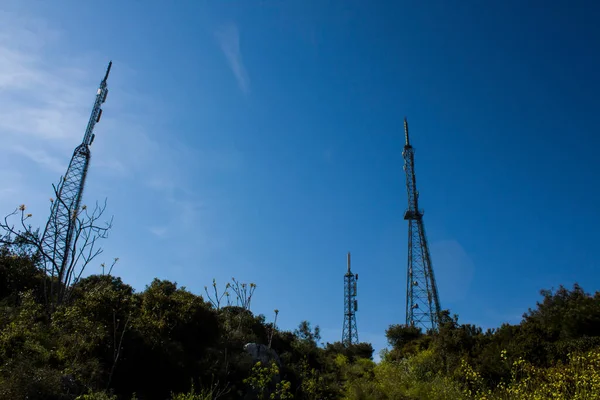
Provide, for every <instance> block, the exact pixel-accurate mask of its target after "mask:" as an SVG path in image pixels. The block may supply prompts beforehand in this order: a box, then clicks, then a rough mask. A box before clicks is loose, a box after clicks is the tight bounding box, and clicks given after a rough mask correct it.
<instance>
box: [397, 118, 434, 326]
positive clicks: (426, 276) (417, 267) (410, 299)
mask: <svg viewBox="0 0 600 400" xmlns="http://www.w3.org/2000/svg"><path fill="white" fill-rule="evenodd" d="M404 137H405V139H406V144H405V145H404V151H403V152H402V156H403V157H404V171H405V172H406V191H407V193H408V209H407V210H406V213H404V219H405V220H407V221H408V271H407V272H408V274H407V278H406V324H407V325H411V326H418V327H422V328H425V329H426V330H427V329H432V330H437V327H438V324H439V315H440V299H439V296H438V290H437V286H436V283H435V276H434V274H433V267H432V265H431V256H430V255H429V246H428V244H427V237H426V236H425V226H424V224H423V210H419V202H418V200H419V192H418V191H417V179H416V176H415V151H414V149H413V147H412V146H411V145H410V141H409V137H408V122H407V121H406V118H404Z"/></svg>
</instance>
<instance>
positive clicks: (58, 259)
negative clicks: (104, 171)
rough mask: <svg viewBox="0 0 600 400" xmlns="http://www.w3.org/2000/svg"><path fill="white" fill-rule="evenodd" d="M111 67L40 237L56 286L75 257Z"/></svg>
mask: <svg viewBox="0 0 600 400" xmlns="http://www.w3.org/2000/svg"><path fill="white" fill-rule="evenodd" d="M111 67H112V61H111V62H109V63H108V68H107V70H106V74H105V75H104V79H102V81H101V82H100V87H99V88H98V91H97V92H96V100H95V102H94V107H93V108H92V113H91V115H90V119H89V122H88V125H87V128H86V130H85V134H84V136H83V141H82V142H81V144H80V145H78V146H77V147H76V148H75V151H74V152H73V157H72V158H71V161H70V163H69V167H68V168H67V172H66V173H65V175H64V177H61V179H60V182H59V184H58V187H55V194H56V199H53V200H52V207H51V211H50V218H49V219H48V223H47V224H46V228H45V230H44V234H43V236H42V243H43V248H44V252H45V253H46V254H47V255H48V256H49V257H51V258H52V263H51V264H52V265H51V266H50V268H51V271H48V272H50V273H51V276H52V278H57V279H58V282H65V278H67V281H68V280H69V279H68V278H69V277H65V276H63V275H64V274H65V273H68V268H65V267H66V265H68V263H69V261H70V260H69V259H70V258H72V257H74V256H75V255H74V254H71V253H70V251H71V246H72V242H73V233H74V228H75V221H76V218H77V215H78V214H79V212H80V211H81V210H80V209H79V208H80V204H81V197H82V194H83V189H84V186H85V179H86V175H87V171H88V167H89V163H90V157H91V152H90V145H91V144H92V143H93V142H94V138H95V135H94V127H95V126H96V124H97V123H98V122H99V121H100V117H101V116H102V108H101V105H102V103H104V102H105V101H106V96H107V95H108V88H107V87H106V81H107V79H108V74H109V73H110V69H111Z"/></svg>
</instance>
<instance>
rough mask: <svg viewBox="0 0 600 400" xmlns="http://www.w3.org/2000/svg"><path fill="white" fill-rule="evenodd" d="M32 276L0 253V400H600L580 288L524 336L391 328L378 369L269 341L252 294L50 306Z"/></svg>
mask: <svg viewBox="0 0 600 400" xmlns="http://www.w3.org/2000/svg"><path fill="white" fill-rule="evenodd" d="M37 264H38V260H37V259H36V256H35V255H34V254H32V253H31V252H27V251H24V250H23V249H22V248H21V247H19V246H14V245H10V246H9V245H5V246H4V247H3V248H2V250H1V251H0V399H30V400H35V399H61V400H63V399H64V400H67V399H127V400H129V399H134V398H136V399H140V400H142V399H161V400H163V399H177V400H194V399H217V398H218V399H244V398H246V399H292V398H293V399H471V398H474V399H552V398H556V399H597V398H600V293H596V294H595V295H593V296H592V295H589V294H586V293H585V292H584V291H583V290H582V289H581V288H580V287H579V286H577V285H576V286H574V287H573V288H572V289H570V290H569V289H566V288H563V287H560V288H559V289H558V290H556V291H543V292H542V300H541V301H540V302H539V303H538V304H537V306H536V307H535V308H534V309H530V310H529V311H528V312H527V313H526V314H525V315H524V318H523V321H522V322H521V323H520V324H519V325H516V326H513V325H503V326H501V327H499V328H498V329H495V330H489V331H486V332H483V331H482V330H481V329H480V328H478V327H476V326H472V325H468V324H461V323H459V321H458V318H457V317H456V316H451V314H450V313H449V312H444V315H443V318H442V319H443V321H442V324H441V327H440V330H439V332H438V333H435V334H432V333H424V332H421V331H420V330H418V329H415V328H413V327H407V326H404V325H393V326H390V327H389V329H388V330H387V331H386V336H387V338H388V341H389V344H390V350H387V351H384V352H383V354H382V361H381V362H380V363H377V364H376V363H374V362H373V361H372V353H373V349H372V347H371V345H370V344H368V343H361V344H358V345H355V346H351V347H349V348H345V347H344V346H342V344H341V343H333V344H329V343H327V344H326V345H322V344H320V335H319V329H318V327H314V328H313V327H312V326H311V324H310V323H309V322H306V321H304V322H301V323H300V324H299V326H298V329H296V330H295V331H294V332H287V331H281V330H277V329H274V326H273V323H272V322H269V321H267V318H266V317H265V316H263V315H254V314H253V313H252V312H251V311H250V309H249V308H250V300H251V296H252V291H253V290H254V289H255V286H254V285H251V284H248V285H246V284H241V283H239V282H237V281H235V280H234V281H233V282H232V283H230V284H229V285H228V286H226V287H225V288H224V291H222V292H220V293H219V292H218V290H217V284H216V283H214V286H213V287H212V288H210V290H207V292H206V294H205V296H198V295H195V294H193V293H190V292H189V291H187V290H186V289H185V288H184V287H178V286H177V285H176V284H175V283H173V282H169V281H164V280H158V279H155V280H154V281H153V282H151V283H150V284H149V285H148V286H147V287H146V288H145V290H144V291H142V292H139V293H136V292H135V291H134V290H133V289H132V287H131V286H129V285H127V284H126V283H124V282H122V281H121V279H119V278H117V277H114V276H111V275H108V274H107V275H94V276H89V277H86V278H83V279H80V280H78V281H77V282H76V283H74V284H73V286H72V291H71V292H70V293H71V294H70V296H69V300H68V301H65V302H63V303H61V304H58V305H56V306H55V307H52V308H50V307H48V300H47V297H46V295H45V293H46V290H47V287H48V285H50V284H52V282H49V279H48V278H47V277H46V276H45V274H44V273H43V272H41V270H40V268H39V267H38V265H37ZM213 291H214V295H212V293H213ZM209 293H211V296H208V294H209ZM223 299H229V301H223ZM233 304H235V305H233ZM274 306H276V305H274ZM275 316H276V314H274V315H273V316H272V317H270V318H271V319H272V318H274V317H275ZM248 343H259V344H264V345H267V346H268V345H269V343H270V344H271V348H272V349H273V350H274V351H275V352H276V353H277V354H278V356H279V360H278V363H269V362H258V363H257V362H255V360H253V359H252V357H250V355H249V354H248V352H246V351H245V350H244V346H245V345H246V344H248Z"/></svg>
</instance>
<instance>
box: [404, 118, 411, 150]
mask: <svg viewBox="0 0 600 400" xmlns="http://www.w3.org/2000/svg"><path fill="white" fill-rule="evenodd" d="M404 138H405V139H406V144H405V145H404V147H409V146H410V142H409V140H408V121H407V120H406V117H404Z"/></svg>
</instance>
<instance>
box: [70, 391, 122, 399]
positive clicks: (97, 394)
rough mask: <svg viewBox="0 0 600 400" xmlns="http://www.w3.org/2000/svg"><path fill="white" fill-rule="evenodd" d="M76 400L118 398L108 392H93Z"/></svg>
mask: <svg viewBox="0 0 600 400" xmlns="http://www.w3.org/2000/svg"><path fill="white" fill-rule="evenodd" d="M75 400H117V396H113V395H110V394H108V393H106V392H93V393H89V394H82V395H81V396H77V398H76V399H75Z"/></svg>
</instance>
